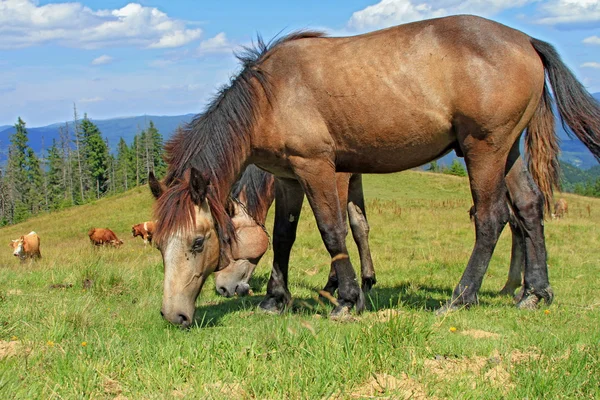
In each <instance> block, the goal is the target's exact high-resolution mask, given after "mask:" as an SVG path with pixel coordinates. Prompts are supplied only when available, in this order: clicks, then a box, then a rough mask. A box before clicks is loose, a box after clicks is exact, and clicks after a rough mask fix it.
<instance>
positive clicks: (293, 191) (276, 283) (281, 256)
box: [259, 179, 304, 313]
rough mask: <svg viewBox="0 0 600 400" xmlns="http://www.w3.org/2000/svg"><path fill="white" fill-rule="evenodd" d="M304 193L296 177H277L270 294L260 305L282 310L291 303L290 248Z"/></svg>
mask: <svg viewBox="0 0 600 400" xmlns="http://www.w3.org/2000/svg"><path fill="white" fill-rule="evenodd" d="M303 200H304V193H303V192H302V187H301V186H300V184H299V183H298V182H297V181H295V180H287V179H285V180H284V179H277V181H276V183H275V225H274V227H273V269H272V270H271V277H270V278H269V283H268V284H267V296H266V297H265V299H264V300H263V301H261V302H260V304H259V307H260V308H261V309H263V310H265V311H267V312H272V313H279V312H282V311H283V310H285V308H286V307H288V306H289V305H291V301H292V295H291V294H290V291H289V289H288V266H289V261H290V252H291V250H292V246H293V245H294V241H295V240H296V229H297V227H298V219H299V218H300V211H301V210H302V201H303Z"/></svg>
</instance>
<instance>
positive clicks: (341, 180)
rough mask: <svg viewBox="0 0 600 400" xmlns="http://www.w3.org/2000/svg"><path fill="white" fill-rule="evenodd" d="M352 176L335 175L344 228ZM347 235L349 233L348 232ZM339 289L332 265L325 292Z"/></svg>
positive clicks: (331, 293) (332, 292) (332, 293)
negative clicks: (345, 210)
mask: <svg viewBox="0 0 600 400" xmlns="http://www.w3.org/2000/svg"><path fill="white" fill-rule="evenodd" d="M351 176H352V174H347V173H336V174H335V185H336V188H337V193H338V199H339V201H340V208H341V209H342V220H343V221H344V226H345V225H346V213H345V212H344V211H343V210H344V207H345V205H346V203H347V202H348V190H349V188H348V187H349V185H350V177H351ZM346 235H347V231H346ZM337 288H338V279H337V275H336V273H335V268H334V267H333V264H332V265H331V269H330V270H329V277H328V278H327V283H326V284H325V287H324V288H323V290H324V291H326V292H328V293H329V294H330V295H332V296H333V295H334V294H335V291H336V290H337Z"/></svg>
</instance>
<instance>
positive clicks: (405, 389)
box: [350, 373, 434, 400]
mask: <svg viewBox="0 0 600 400" xmlns="http://www.w3.org/2000/svg"><path fill="white" fill-rule="evenodd" d="M350 396H351V397H352V398H355V399H364V398H366V397H367V398H368V397H372V398H387V399H415V400H422V399H432V398H434V397H429V396H427V392H426V391H425V388H424V387H423V385H421V384H420V383H419V382H417V381H416V380H414V379H412V378H411V377H409V376H408V375H407V374H406V373H402V375H401V376H400V377H399V378H397V377H395V376H392V375H388V374H385V373H383V374H375V375H373V376H372V377H371V379H369V380H368V381H367V382H366V383H364V384H363V385H361V386H359V387H358V388H356V390H354V391H353V392H352V394H351V395H350Z"/></svg>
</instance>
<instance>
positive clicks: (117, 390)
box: [104, 378, 123, 398]
mask: <svg viewBox="0 0 600 400" xmlns="http://www.w3.org/2000/svg"><path fill="white" fill-rule="evenodd" d="M104 392H105V393H106V394H111V395H114V396H116V397H121V398H123V397H122V396H121V393H123V389H121V384H120V383H119V382H118V381H116V380H114V379H110V378H106V379H104Z"/></svg>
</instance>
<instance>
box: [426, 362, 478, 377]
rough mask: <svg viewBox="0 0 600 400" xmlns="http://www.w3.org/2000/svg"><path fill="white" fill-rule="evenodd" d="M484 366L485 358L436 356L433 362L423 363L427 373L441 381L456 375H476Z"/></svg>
mask: <svg viewBox="0 0 600 400" xmlns="http://www.w3.org/2000/svg"><path fill="white" fill-rule="evenodd" d="M486 365H487V358H485V357H480V356H475V357H468V358H466V357H465V358H451V357H445V356H436V357H435V359H433V360H425V361H424V362H423V366H424V367H425V369H426V370H427V371H429V372H430V373H432V374H434V375H436V376H438V377H440V378H443V379H452V378H453V377H454V376H456V375H460V374H465V373H472V374H476V375H478V374H479V373H480V372H481V370H482V369H483V368H484V367H485V366H486Z"/></svg>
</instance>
